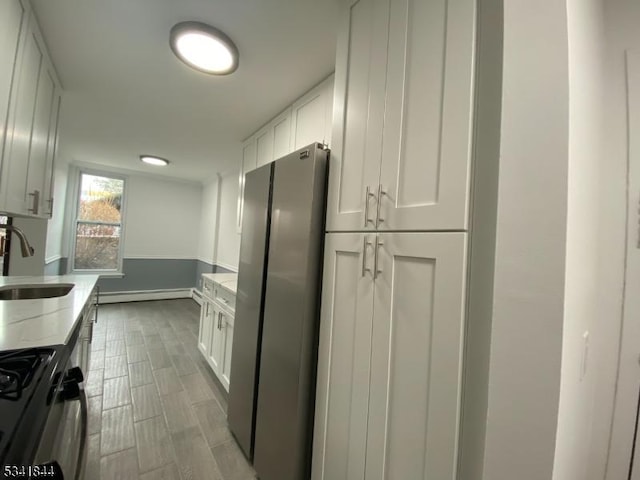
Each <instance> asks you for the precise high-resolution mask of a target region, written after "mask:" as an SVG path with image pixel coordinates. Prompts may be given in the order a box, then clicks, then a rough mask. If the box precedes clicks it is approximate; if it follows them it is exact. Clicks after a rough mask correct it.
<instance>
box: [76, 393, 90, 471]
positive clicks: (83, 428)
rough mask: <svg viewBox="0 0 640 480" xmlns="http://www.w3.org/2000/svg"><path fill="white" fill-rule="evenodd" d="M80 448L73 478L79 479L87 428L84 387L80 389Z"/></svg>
mask: <svg viewBox="0 0 640 480" xmlns="http://www.w3.org/2000/svg"><path fill="white" fill-rule="evenodd" d="M79 400H80V422H81V428H80V432H81V433H80V434H81V438H80V448H79V449H78V465H77V466H76V478H75V480H81V479H82V478H84V466H85V463H86V462H85V456H86V454H87V452H86V448H87V435H88V430H89V408H88V404H87V394H86V393H85V391H84V389H80V398H79Z"/></svg>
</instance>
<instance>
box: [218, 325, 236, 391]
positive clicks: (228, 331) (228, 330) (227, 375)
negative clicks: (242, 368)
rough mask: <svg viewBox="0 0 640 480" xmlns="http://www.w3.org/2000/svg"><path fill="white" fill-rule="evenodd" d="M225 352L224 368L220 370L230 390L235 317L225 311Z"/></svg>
mask: <svg viewBox="0 0 640 480" xmlns="http://www.w3.org/2000/svg"><path fill="white" fill-rule="evenodd" d="M222 328H223V332H224V339H223V345H222V348H223V354H222V368H221V371H220V376H219V378H220V383H222V386H223V387H224V388H225V390H226V391H227V392H228V391H229V381H230V379H231V353H232V350H233V317H231V316H230V315H229V314H227V313H223V327H222Z"/></svg>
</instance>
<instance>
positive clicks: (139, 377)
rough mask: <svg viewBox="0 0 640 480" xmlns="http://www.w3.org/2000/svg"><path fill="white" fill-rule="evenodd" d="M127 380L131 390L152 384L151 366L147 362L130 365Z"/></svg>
mask: <svg viewBox="0 0 640 480" xmlns="http://www.w3.org/2000/svg"><path fill="white" fill-rule="evenodd" d="M129 379H130V381H131V387H132V388H133V387H139V386H141V385H148V384H150V383H154V380H153V373H152V372H151V364H150V363H149V362H138V363H130V364H129Z"/></svg>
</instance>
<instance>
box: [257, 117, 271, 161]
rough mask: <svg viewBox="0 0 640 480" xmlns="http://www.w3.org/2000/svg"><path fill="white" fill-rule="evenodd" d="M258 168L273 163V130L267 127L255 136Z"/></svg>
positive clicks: (269, 126)
mask: <svg viewBox="0 0 640 480" xmlns="http://www.w3.org/2000/svg"><path fill="white" fill-rule="evenodd" d="M255 137H256V166H258V167H261V166H262V165H266V164H267V163H271V162H272V161H273V129H272V128H271V125H267V126H266V127H264V128H263V129H262V130H260V131H259V132H258V133H256V135H255Z"/></svg>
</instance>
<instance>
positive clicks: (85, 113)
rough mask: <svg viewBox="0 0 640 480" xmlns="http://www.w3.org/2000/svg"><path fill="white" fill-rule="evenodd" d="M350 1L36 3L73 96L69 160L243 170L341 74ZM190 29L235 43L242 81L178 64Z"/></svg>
mask: <svg viewBox="0 0 640 480" xmlns="http://www.w3.org/2000/svg"><path fill="white" fill-rule="evenodd" d="M341 1H342V0H82V1H78V0H32V4H33V6H34V10H35V12H36V15H37V18H38V23H39V24H40V27H41V29H42V31H43V34H44V37H45V40H46V43H47V46H48V48H49V51H50V53H51V56H52V58H53V62H54V64H55V65H56V69H57V71H58V74H59V76H60V79H61V82H62V84H63V89H64V92H65V94H64V98H63V105H62V113H61V126H60V147H59V154H60V157H63V160H68V161H71V162H85V163H98V164H104V165H109V166H114V167H118V168H126V169H130V170H131V169H133V170H141V171H148V172H150V173H154V174H164V175H168V176H171V177H175V178H182V179H188V180H196V181H203V180H205V179H209V178H211V177H212V176H213V175H214V174H215V172H217V171H221V172H224V171H229V170H231V169H237V166H236V165H235V164H236V163H237V162H238V159H239V142H240V141H241V140H243V139H244V138H246V137H247V136H249V135H250V134H251V133H253V131H254V130H256V129H257V128H258V127H259V126H260V125H262V124H263V123H265V122H266V121H268V120H269V119H270V118H271V117H272V116H274V115H275V114H277V113H278V112H279V111H280V110H281V109H283V108H284V107H286V106H287V105H288V104H289V103H291V102H292V101H293V100H294V99H295V98H297V97H298V96H300V95H301V94H302V93H304V92H305V91H306V90H308V89H309V88H311V87H312V86H313V85H315V84H316V83H318V82H320V81H321V80H322V79H323V78H324V77H326V76H327V75H329V74H330V73H331V72H332V71H333V66H334V59H335V39H336V23H337V18H338V16H339V9H340V3H341ZM186 20H196V21H201V22H205V23H209V24H210V25H213V26H214V27H216V28H219V29H221V30H222V31H224V32H225V33H226V34H227V35H228V36H229V37H231V39H233V41H234V42H235V44H236V45H237V47H238V49H239V51H240V67H239V68H238V70H237V71H236V72H235V73H233V74H232V75H229V76H223V77H214V76H210V75H206V74H202V73H198V72H196V71H194V70H191V69H190V68H188V67H186V66H185V65H184V64H182V63H181V62H180V61H179V60H178V59H177V58H176V57H175V56H174V55H173V53H172V52H171V50H170V48H169V30H170V29H171V27H172V26H173V25H174V24H176V23H178V22H181V21H186ZM142 153H148V154H154V155H158V156H161V157H165V158H168V159H169V160H171V162H172V164H171V165H170V166H169V167H166V169H159V168H155V169H154V168H153V167H149V166H146V165H143V164H142V163H141V162H140V161H139V160H138V155H139V154H142Z"/></svg>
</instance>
